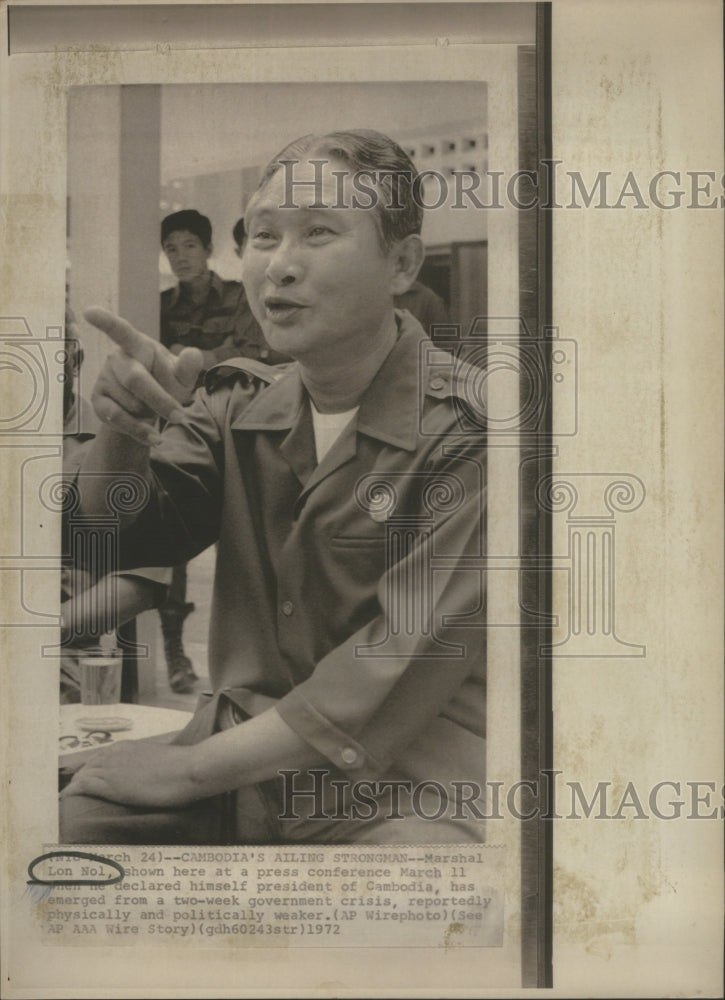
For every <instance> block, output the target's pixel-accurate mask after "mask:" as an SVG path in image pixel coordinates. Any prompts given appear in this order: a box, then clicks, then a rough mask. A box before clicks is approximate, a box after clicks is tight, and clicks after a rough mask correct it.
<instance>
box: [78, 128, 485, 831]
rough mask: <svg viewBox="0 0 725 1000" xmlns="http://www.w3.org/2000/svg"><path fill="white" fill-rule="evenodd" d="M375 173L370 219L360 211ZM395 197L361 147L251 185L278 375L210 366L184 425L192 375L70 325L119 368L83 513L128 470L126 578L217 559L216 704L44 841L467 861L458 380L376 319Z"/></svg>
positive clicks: (462, 382) (299, 160)
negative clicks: (406, 848) (359, 174)
mask: <svg viewBox="0 0 725 1000" xmlns="http://www.w3.org/2000/svg"><path fill="white" fill-rule="evenodd" d="M320 160H324V161H325V165H324V167H323V168H322V169H321V171H320V167H319V163H320ZM285 162H287V163H288V164H289V163H290V162H292V163H293V165H294V176H293V178H292V179H293V182H294V185H295V186H294V192H293V193H294V198H293V199H292V201H291V202H290V201H289V199H288V197H287V196H288V194H289V191H288V189H287V185H288V181H289V179H290V178H289V177H288V176H287V173H286V171H287V167H286V166H285V165H284V164H285ZM371 170H376V171H379V173H378V174H376V190H377V192H378V195H379V201H378V203H377V205H376V207H375V209H374V210H365V209H363V208H359V207H354V204H353V203H352V202H351V200H350V198H351V194H352V191H353V188H352V181H353V179H354V176H355V172H356V171H365V172H366V173H368V174H369V173H370V171H371ZM341 176H342V177H343V178H344V180H343V182H342V184H343V189H342V194H343V195H344V196H345V197H344V198H343V199H342V200H341V198H340V194H341V189H340V183H341V182H340V177H341ZM413 177H414V168H413V165H412V163H411V162H410V160H409V159H408V158H407V156H406V155H405V153H404V152H403V150H402V149H400V147H399V146H397V144H395V143H394V142H393V141H392V140H390V139H388V138H387V137H385V136H382V135H380V134H379V133H375V132H367V131H354V132H339V133H333V134H332V135H329V136H322V137H319V136H307V137H304V138H303V139H301V140H297V142H296V143H293V144H291V146H289V147H287V148H286V149H285V150H284V151H283V152H282V153H281V154H280V155H279V156H278V157H276V158H275V159H274V160H273V161H272V162H271V163H270V165H269V167H268V168H267V170H266V171H265V173H264V174H263V177H262V181H261V183H260V187H259V189H258V190H257V192H256V194H255V195H254V197H253V198H252V200H251V202H250V204H249V207H248V209H247V214H246V225H247V231H248V240H247V244H246V246H245V249H244V254H243V261H242V264H243V280H244V284H245V287H246V290H247V294H248V296H249V301H250V304H251V307H252V309H253V311H254V313H255V315H256V316H257V318H258V319H259V321H260V323H261V324H262V327H263V329H264V333H265V336H266V338H267V340H268V342H269V344H270V345H271V346H272V347H273V348H274V349H275V350H278V351H280V352H281V353H285V354H290V355H291V356H293V357H294V358H295V362H294V363H292V364H290V365H289V366H286V367H282V368H280V369H277V370H276V371H273V370H271V369H269V368H266V367H264V366H262V365H259V364H257V363H255V362H246V361H243V360H235V361H232V362H229V363H228V364H227V365H221V366H218V367H217V368H215V369H213V370H212V371H211V372H209V374H208V375H207V379H206V385H205V388H204V389H202V390H200V391H199V392H197V393H196V397H195V399H194V402H193V403H192V404H191V406H189V407H186V408H182V405H181V404H182V403H184V402H185V401H186V400H187V398H188V396H189V394H190V392H191V391H192V389H193V387H194V385H195V384H196V381H197V377H198V373H199V370H200V369H201V367H202V365H203V359H202V358H201V357H200V355H199V353H198V352H197V351H192V350H184V351H183V352H181V353H180V354H179V355H178V357H175V356H174V355H172V354H170V353H169V352H167V351H165V350H164V348H163V347H160V346H159V345H158V344H156V343H155V342H153V341H152V340H150V339H148V338H147V337H145V336H144V335H143V334H141V333H139V332H138V331H136V330H134V329H133V328H132V327H130V326H129V325H128V324H127V323H125V322H124V321H122V320H119V319H117V318H116V317H113V316H111V315H110V314H108V313H105V312H103V311H101V310H91V311H89V312H88V313H87V314H86V316H87V318H88V319H89V321H90V322H92V323H94V324H95V325H96V326H98V327H99V328H100V329H102V330H104V331H105V332H106V333H107V334H108V335H109V336H110V337H111V338H112V339H113V340H114V341H115V342H116V344H117V345H118V347H119V350H118V351H117V352H116V353H115V354H113V355H111V357H110V358H109V359H108V361H107V363H106V367H105V368H104V370H103V372H102V374H101V376H100V377H99V380H98V383H97V386H96V391H95V406H96V410H97V413H98V415H99V417H100V418H101V420H102V421H103V427H102V429H101V432H100V434H99V436H98V438H96V442H95V445H94V448H93V451H92V454H91V456H90V460H89V462H88V464H87V466H86V468H87V470H88V471H91V472H93V473H95V475H93V476H84V477H82V479H81V481H80V482H81V486H82V490H83V497H82V507H83V509H84V511H86V512H88V513H92V512H97V513H101V512H102V511H103V510H104V509H105V499H104V498H105V488H106V486H107V484H108V477H109V476H110V477H111V478H119V476H121V478H122V473H119V472H118V470H124V471H132V472H134V473H135V474H137V475H141V476H143V477H144V478H145V479H146V481H147V482H148V484H149V487H150V490H151V494H152V499H151V502H150V503H149V504H148V505H147V506H146V508H145V509H144V510H143V511H142V512H141V513H140V514H139V515H138V517H137V518H136V519H135V520H134V521H133V523H131V524H130V526H129V528H128V530H127V532H126V534H125V539H124V545H123V552H124V556H125V557H126V558H127V559H129V560H134V559H137V560H140V559H144V560H145V561H148V560H149V559H150V558H153V559H154V560H155V561H159V562H164V561H169V560H173V559H174V558H175V557H176V556H177V555H178V553H179V552H182V553H183V555H184V556H185V557H186V558H190V557H191V556H193V555H194V554H195V553H196V552H199V551H201V550H202V549H204V548H205V547H206V546H207V545H209V544H211V543H212V542H214V541H217V540H218V542H219V545H218V562H217V572H216V580H215V591H214V599H213V609H212V621H211V627H210V639H209V663H210V678H211V681H212V684H213V688H214V694H213V696H211V697H210V700H209V701H208V702H207V704H206V705H205V706H204V707H202V708H201V709H200V710H198V711H197V713H196V715H195V717H194V719H193V720H192V722H191V723H190V725H189V726H188V727H187V729H186V730H184V732H183V733H182V734H181V735H180V737H179V739H178V740H177V741H176V743H175V744H174V745H163V746H162V745H158V744H157V745H153V744H148V743H144V742H141V741H124V742H123V743H118V744H116V745H115V746H112V747H109V748H107V749H104V750H103V751H101V752H100V753H99V754H98V755H96V756H94V757H93V759H92V761H90V762H89V763H88V764H87V765H86V766H85V767H84V768H82V769H81V770H80V771H79V772H78V774H77V775H76V776H75V778H74V780H73V781H72V782H71V784H70V785H69V786H68V787H67V788H66V790H65V791H64V792H63V795H62V798H61V838H62V839H63V841H64V842H68V843H73V842H87V843H88V842H93V843H99V842H113V843H124V842H126V843H128V842H134V840H135V841H136V842H144V843H153V842H169V843H180V842H191V843H193V842H196V843H208V842H211V841H212V840H220V841H221V840H225V839H226V840H228V841H236V842H240V843H245V842H262V843H264V842H304V841H310V842H318V843H319V842H322V841H328V842H332V841H336V842H356V843H365V842H367V843H397V842H406V843H414V842H420V843H440V842H444V841H450V842H461V841H464V840H471V841H477V840H481V839H482V816H483V812H482V801H481V793H482V785H483V783H484V750H485V648H484V635H485V631H484V624H485V619H484V613H485V587H484V575H483V572H482V569H481V565H482V563H481V560H482V557H483V546H484V536H485V528H484V511H485V505H484V486H485V482H484V471H485V465H484V460H483V455H484V452H483V442H482V438H481V434H480V430H475V428H476V421H475V419H473V420H470V421H469V423H470V425H471V426H472V427H473V428H474V431H473V432H471V433H468V432H465V431H463V430H462V420H461V414H462V413H464V412H465V413H467V414H468V415H469V417H470V416H471V412H472V409H471V408H472V406H474V404H475V399H476V398H477V393H476V392H475V388H476V385H477V382H476V379H477V374H476V372H475V371H474V370H471V369H468V368H466V366H463V365H458V364H457V363H456V362H455V361H454V359H453V358H452V357H451V356H450V355H448V354H446V352H443V351H441V350H439V349H437V348H435V347H434V345H432V344H431V342H430V341H429V340H428V338H427V337H426V336H425V334H424V332H423V330H422V329H421V327H420V325H419V324H418V323H417V322H416V321H415V320H414V319H413V318H412V317H411V316H410V314H409V313H406V312H396V310H395V308H394V296H395V295H397V294H401V293H402V292H404V291H405V289H406V288H408V287H409V286H410V284H411V283H412V282H413V281H414V280H415V277H416V274H417V272H418V269H419V267H420V264H421V261H422V257H423V248H422V242H421V239H420V235H419V234H420V229H421V222H422V218H421V216H422V212H421V209H420V206H419V205H417V204H416V202H415V200H414V198H413V197H412V195H411V181H412V178H413ZM391 179H395V180H396V181H397V182H398V184H397V197H398V198H400V200H401V201H402V203H403V208H402V209H400V208H393V209H391V208H390V207H389V205H390V199H391V186H390V185H391ZM386 206H388V207H386ZM479 374H480V373H479ZM471 401H473V402H471ZM157 414H158V415H160V416H162V417H163V418H164V419H165V420H166V421H167V422H168V423H167V425H166V427H165V430H164V431H163V433H162V434H161V435H159V434H158V433H157V431H156V430H155V427H154V422H153V417H154V416H155V415H157ZM473 416H474V417H475V413H474V414H473ZM479 426H480V425H479ZM433 558H435V559H436V560H437V561H436V564H435V572H434V569H433V562H432V560H433ZM140 774H142V775H143V781H139V775H140ZM462 792H463V797H462V796H461V793H462ZM214 797H216V798H214ZM464 800H465V801H464ZM214 804H216V805H218V806H219V808H214ZM229 806H231V809H230V811H229V812H225V808H226V807H229Z"/></svg>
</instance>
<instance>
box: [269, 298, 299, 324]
mask: <svg viewBox="0 0 725 1000" xmlns="http://www.w3.org/2000/svg"><path fill="white" fill-rule="evenodd" d="M264 308H265V309H266V311H267V315H268V316H269V318H270V319H272V320H274V321H275V322H280V321H284V320H286V319H292V318H293V317H294V316H296V315H297V314H298V313H299V312H300V311H301V310H302V309H306V308H307V306H305V305H304V304H303V303H302V302H297V301H296V300H295V299H284V298H281V297H279V296H275V295H270V296H269V298H266V299H265V300H264Z"/></svg>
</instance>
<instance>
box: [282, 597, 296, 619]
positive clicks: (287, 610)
mask: <svg viewBox="0 0 725 1000" xmlns="http://www.w3.org/2000/svg"><path fill="white" fill-rule="evenodd" d="M294 609H295V606H294V604H293V603H292V601H282V614H283V615H287V617H288V618H289V616H290V615H291V614H292V612H293V611H294Z"/></svg>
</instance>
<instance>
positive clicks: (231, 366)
mask: <svg viewBox="0 0 725 1000" xmlns="http://www.w3.org/2000/svg"><path fill="white" fill-rule="evenodd" d="M288 369H289V365H288V364H285V365H265V364H264V362H262V361H256V360H255V359H254V358H227V360H226V361H220V362H219V364H218V365H214V366H213V367H212V368H210V369H209V371H208V372H207V373H206V375H205V376H204V388H205V389H206V391H207V392H214V390H215V389H218V388H219V386H220V385H223V384H224V383H228V382H230V381H232V380H234V379H240V380H241V381H243V382H246V384H247V385H251V383H252V382H254V381H255V380H256V381H258V382H264V383H265V384H266V385H271V384H272V383H273V382H276V381H277V379H279V378H281V377H282V376H283V375H284V373H285V372H286V371H288Z"/></svg>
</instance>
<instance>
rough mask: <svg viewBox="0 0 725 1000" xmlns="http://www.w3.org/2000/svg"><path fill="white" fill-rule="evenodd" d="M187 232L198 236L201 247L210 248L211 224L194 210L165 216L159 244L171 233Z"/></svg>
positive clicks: (189, 209) (190, 209)
mask: <svg viewBox="0 0 725 1000" xmlns="http://www.w3.org/2000/svg"><path fill="white" fill-rule="evenodd" d="M179 232H188V233H193V234H194V236H198V237H199V239H200V240H201V242H202V244H203V246H204V247H205V248H206V249H209V247H210V246H211V222H210V221H209V219H207V217H206V216H205V215H202V214H201V212H197V211H196V209H195V208H185V209H183V210H182V211H181V212H174V213H173V214H172V215H167V216H166V218H165V219H164V220H163V221H162V223H161V244H162V246H163V243H164V240H165V239H166V238H167V236H170V235H171V234H172V233H179Z"/></svg>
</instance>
